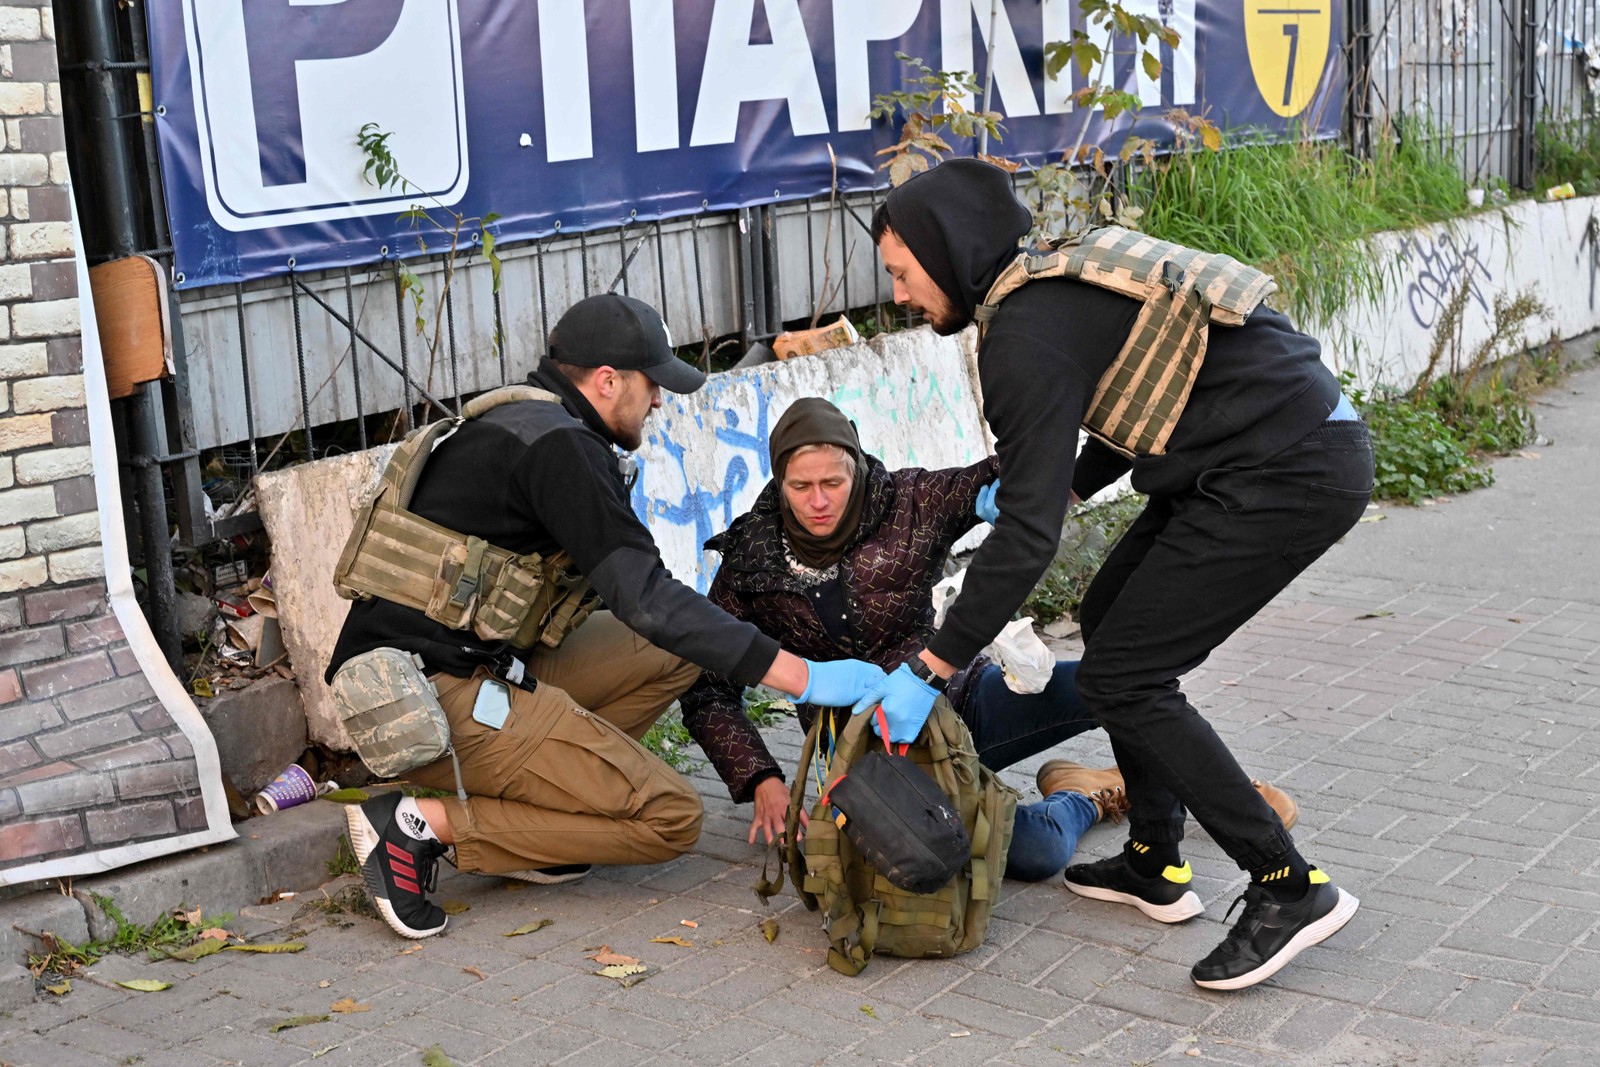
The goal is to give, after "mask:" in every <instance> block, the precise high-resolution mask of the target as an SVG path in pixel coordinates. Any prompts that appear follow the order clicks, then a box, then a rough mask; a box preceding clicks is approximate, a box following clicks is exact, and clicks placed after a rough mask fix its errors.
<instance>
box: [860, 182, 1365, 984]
mask: <svg viewBox="0 0 1600 1067" xmlns="http://www.w3.org/2000/svg"><path fill="white" fill-rule="evenodd" d="M1031 221H1032V220H1031V217H1030V215H1029V212H1028V210H1027V209H1026V208H1025V207H1023V205H1022V204H1020V203H1019V202H1018V201H1017V199H1016V197H1015V195H1014V194H1013V192H1012V189H1011V184H1010V179H1009V177H1008V175H1006V173H1005V172H1004V171H1002V170H1000V169H999V168H997V167H994V166H991V165H989V164H987V163H982V162H979V161H977V160H966V159H963V160H952V161H950V162H947V163H944V164H942V165H940V166H937V167H935V168H933V169H932V170H930V171H928V172H927V173H924V174H921V175H918V176H917V177H915V178H912V179H911V180H910V181H908V182H906V183H905V184H903V185H901V186H900V187H899V188H897V189H894V190H893V191H891V192H890V193H889V196H888V197H887V199H886V200H885V202H884V204H883V206H882V207H880V208H879V210H878V212H877V214H876V215H875V216H874V218H873V225H872V233H873V239H874V241H875V242H876V243H877V245H878V250H879V253H880V254H881V255H882V257H883V262H884V268H885V270H887V271H888V273H889V275H890V277H891V278H892V279H893V282H894V298H895V302H896V303H898V304H902V305H907V306H909V307H910V308H911V310H912V311H914V312H918V313H920V314H921V315H922V316H923V318H924V319H925V320H926V321H927V322H929V323H930V324H931V325H932V326H933V328H934V329H935V330H936V331H937V332H939V333H940V334H952V333H955V332H957V331H959V330H961V329H963V328H964V327H965V326H966V325H967V324H968V323H969V322H971V321H972V319H973V316H974V312H975V311H976V309H977V308H978V306H979V305H980V304H982V303H985V297H986V295H987V294H988V292H989V290H990V287H991V286H992V285H993V284H994V282H995V280H996V278H997V277H998V276H999V274H1000V272H1001V271H1002V270H1003V269H1004V268H1005V267H1006V266H1007V265H1008V264H1009V263H1010V262H1011V261H1012V260H1013V259H1014V258H1015V257H1016V255H1017V253H1018V251H1019V243H1020V241H1021V240H1022V238H1023V237H1024V235H1026V234H1027V232H1028V230H1029V228H1030V225H1031ZM1140 306H1141V305H1140V302H1139V301H1137V300H1134V299H1130V298H1128V297H1125V296H1122V295H1119V294H1117V293H1114V292H1111V291H1109V290H1107V289H1103V288H1100V287H1098V286H1096V285H1093V284H1090V283H1087V282H1083V281H1078V280H1073V279H1069V278H1054V279H1048V280H1044V279H1041V280H1037V281H1033V282H1030V283H1029V284H1026V285H1024V286H1022V287H1021V288H1020V289H1018V290H1016V291H1015V292H1014V293H1012V294H1011V295H1009V296H1008V297H1006V298H1005V300H1004V302H1003V303H1001V304H1000V305H999V310H998V313H997V314H996V315H995V316H994V318H993V319H992V320H991V322H990V323H989V326H988V329H987V331H986V333H985V334H984V335H983V337H982V340H981V342H980V344H979V349H978V373H979V378H980V381H981V384H982V387H983V409H984V417H985V418H986V419H987V420H988V423H989V426H990V428H991V429H992V430H993V431H994V434H995V437H996V452H997V453H998V456H999V460H1000V477H1001V482H1000V490H999V495H998V501H997V502H998V505H999V511H1000V518H999V521H998V522H997V523H996V525H995V527H994V531H993V533H992V534H991V536H990V537H989V539H988V540H987V541H986V542H985V543H984V545H983V546H982V547H981V548H980V549H979V550H978V553H977V555H976V556H975V557H974V559H973V561H972V565H971V567H970V569H969V571H968V574H967V581H966V586H965V588H964V590H963V592H962V594H961V596H960V598H959V599H958V600H957V601H956V603H955V604H954V605H953V607H952V608H951V610H950V614H949V616H948V618H947V619H946V621H945V624H944V626H943V628H942V629H940V630H939V632H938V633H936V634H935V635H934V636H933V638H932V640H930V641H929V642H928V647H927V648H926V649H925V650H924V651H923V652H922V653H921V654H920V656H919V657H918V658H917V659H913V660H912V661H911V663H910V664H909V665H907V666H902V667H901V668H900V669H899V670H897V671H896V672H895V673H894V674H892V675H890V676H889V678H888V680H887V681H886V682H885V683H884V684H883V685H882V686H880V687H879V689H878V690H877V691H875V692H874V693H873V694H869V699H881V700H882V703H883V705H884V709H885V712H886V714H887V717H888V720H889V724H890V732H891V736H892V737H893V738H894V739H895V740H901V739H909V738H910V737H914V736H915V734H916V733H917V731H918V730H919V729H920V727H921V724H922V722H923V720H924V719H925V718H926V716H927V712H928V709H929V708H930V707H931V706H932V703H933V699H934V695H935V691H936V689H937V688H938V687H939V686H940V685H941V684H942V680H943V679H945V678H947V677H949V675H950V674H951V673H952V671H953V669H954V666H953V665H955V664H960V663H966V662H968V661H969V660H970V659H971V658H972V657H973V656H974V655H975V654H977V652H978V651H979V650H980V649H981V648H983V647H984V646H985V645H986V644H987V643H988V642H989V641H990V640H991V639H992V638H993V637H994V635H995V634H996V633H998V632H999V630H1000V628H1001V626H1002V625H1004V623H1005V622H1006V621H1007V620H1009V619H1010V618H1011V617H1012V616H1013V614H1014V613H1015V612H1016V610H1017V608H1018V607H1019V606H1020V605H1021V604H1022V602H1023V601H1024V600H1025V599H1026V598H1027V596H1028V594H1029V593H1030V592H1031V591H1032V589H1033V587H1034V585H1035V584H1036V583H1037V582H1038V580H1039V578H1040V576H1041V575H1043V574H1044V571H1045V568H1046V567H1047V566H1049V564H1050V562H1051V560H1052V559H1053V557H1054V553H1055V550H1056V545H1057V541H1058V539H1059V536H1060V531H1061V524H1062V521H1063V518H1064V516H1065V514H1066V510H1067V507H1068V505H1069V504H1070V503H1073V502H1076V501H1078V500H1080V499H1087V498H1088V497H1090V496H1092V495H1093V494H1094V493H1095V492H1097V491H1099V490H1100V489H1102V488H1104V487H1105V486H1107V485H1109V484H1110V483H1111V482H1113V481H1114V480H1115V479H1116V478H1118V477H1119V476H1121V475H1122V474H1123V473H1124V472H1126V471H1127V470H1129V468H1130V467H1131V468H1132V472H1133V486H1134V488H1135V489H1137V490H1139V491H1140V492H1142V493H1145V494H1148V496H1149V498H1150V499H1149V503H1148V505H1147V506H1146V508H1145V511H1144V513H1143V514H1142V515H1141V516H1140V517H1139V518H1138V519H1137V520H1136V521H1135V522H1134V524H1133V525H1132V527H1130V528H1129V530H1128V532H1127V534H1126V535H1125V536H1124V537H1123V538H1122V540H1121V541H1120V542H1118V544H1117V546H1116V547H1115V548H1114V549H1113V550H1112V552H1111V555H1110V556H1109V557H1108V558H1107V560H1106V562H1105V565H1104V566H1103V567H1102V568H1101V569H1100V572H1099V574H1098V575H1096V577H1095V580H1094V582H1093V583H1092V584H1091V586H1090V588H1089V590H1088V592H1087V594H1086V595H1085V597H1084V601H1083V607H1082V611H1081V616H1082V619H1081V621H1082V624H1083V632H1084V637H1085V640H1086V642H1087V647H1086V650H1085V652H1084V656H1083V662H1082V665H1081V666H1080V668H1079V672H1078V687H1079V690H1080V692H1081V694H1082V696H1083V699H1084V702H1085V703H1086V704H1087V705H1088V707H1089V709H1090V710H1091V711H1092V712H1093V713H1094V714H1095V716H1096V718H1098V719H1099V721H1100V722H1101V724H1102V725H1103V726H1104V727H1105V730H1106V732H1107V733H1108V734H1109V735H1110V737H1111V740H1112V748H1113V749H1114V751H1115V752H1116V756H1117V763H1118V764H1119V765H1120V766H1121V767H1122V770H1123V774H1124V776H1125V779H1126V782H1127V792H1128V797H1129V800H1130V803H1131V810H1130V812H1129V840H1128V842H1127V845H1126V847H1125V848H1124V850H1123V852H1122V853H1121V854H1120V855H1118V856H1115V857H1113V858H1111V859H1107V860H1102V861H1100V862H1098V863H1092V864H1080V865H1076V866H1073V867H1069V868H1067V872H1066V881H1067V885H1068V887H1069V888H1070V889H1071V890H1072V891H1073V892H1075V893H1078V894H1079V895H1082V896H1088V897H1094V898H1096V899H1101V900H1113V901H1118V902H1122V903H1127V904H1132V905H1134V906H1136V907H1138V908H1139V909H1140V910H1141V911H1143V912H1144V913H1145V914H1146V915H1149V916H1150V917H1152V918H1155V919H1158V920H1160V921H1163V922H1178V921H1181V920H1183V919H1187V918H1190V917H1192V916H1194V915H1197V914H1199V913H1200V912H1201V911H1202V910H1203V908H1202V905H1201V903H1200V900H1199V897H1198V896H1197V895H1196V894H1195V893H1194V891H1193V890H1192V889H1191V888H1190V885H1189V884H1190V881H1191V878H1192V873H1191V871H1190V868H1189V865H1188V863H1187V862H1185V861H1184V860H1183V859H1182V858H1181V856H1180V854H1179V848H1178V846H1179V843H1180V842H1181V841H1182V839H1183V824H1184V813H1185V810H1187V811H1188V812H1189V813H1192V814H1193V815H1194V817H1195V818H1196V820H1198V821H1199V823H1200V825H1201V826H1202V827H1204V828H1205V830H1206V831H1207V832H1208V833H1209V834H1210V835H1211V836H1212V838H1213V839H1214V840H1215V841H1216V842H1217V843H1218V844H1219V845H1221V846H1222V848H1223V849H1224V850H1226V851H1227V853H1228V855H1229V856H1230V857H1232V858H1233V860H1234V861H1235V862H1237V863H1238V865H1239V867H1240V868H1241V869H1243V870H1247V871H1249V872H1250V884H1249V886H1248V888H1247V889H1246V890H1245V893H1244V894H1243V896H1242V897H1241V898H1240V900H1242V901H1243V902H1244V904H1245V907H1244V911H1243V914H1242V915H1241V917H1240V919H1239V921H1238V923H1237V925H1235V927H1234V928H1233V930H1232V932H1231V933H1230V934H1229V935H1228V937H1227V938H1226V939H1225V940H1224V941H1223V942H1222V944H1221V945H1219V946H1218V947H1217V948H1216V949H1215V950H1214V951H1213V952H1212V953H1211V954H1210V955H1208V956H1207V957H1206V958H1205V959H1203V960H1201V961H1200V962H1199V963H1198V964H1196V965H1195V967H1194V969H1193V972H1192V977H1193V979H1194V981H1195V983H1196V984H1198V985H1200V986H1204V987H1207V988H1212V989H1241V988H1244V987H1246V986H1250V985H1254V984H1256V983H1257V982H1261V981H1263V980H1265V979H1266V978H1268V977H1270V976H1271V975H1272V974H1274V973H1276V972H1277V971H1278V970H1279V969H1280V968H1282V967H1283V966H1284V965H1285V964H1286V963H1288V962H1289V961H1290V960H1291V959H1293V958H1294V956H1295V955H1297V954H1298V953H1299V952H1300V951H1302V950H1303V949H1305V948H1308V947H1310V946H1311V945H1314V944H1317V943H1318V942H1320V941H1323V940H1325V939H1326V938H1328V937H1330V936H1332V935H1333V934H1334V933H1335V932H1337V931H1338V930H1339V929H1340V928H1341V927H1343V926H1344V924H1345V923H1346V922H1348V921H1349V920H1350V917H1351V916H1352V915H1354V914H1355V910H1356V907H1357V903H1358V902H1357V900H1356V898H1355V897H1353V896H1351V895H1350V894H1348V893H1346V892H1344V891H1343V890H1341V889H1339V888H1337V887H1336V886H1334V885H1333V883H1332V882H1331V881H1330V880H1329V879H1328V876H1327V875H1326V874H1325V873H1324V872H1322V871H1320V870H1318V869H1317V868H1315V867H1312V866H1311V865H1309V864H1308V863H1307V862H1306V860H1305V859H1304V858H1303V857H1302V856H1301V855H1300V853H1299V852H1298V851H1297V850H1296V849H1295V847H1294V843H1293V840H1292V839H1291V838H1290V836H1289V834H1288V832H1287V831H1286V830H1285V829H1284V828H1283V826H1282V824H1281V823H1280V822H1279V820H1278V818H1277V816H1276V815H1274V814H1273V811H1272V809H1271V808H1270V807H1268V806H1267V803H1266V802H1265V801H1264V800H1262V799H1261V796H1260V794H1259V793H1258V792H1257V791H1256V790H1255V788H1254V787H1253V786H1252V785H1251V780H1250V777H1249V775H1247V774H1246V773H1245V772H1244V771H1243V770H1242V769H1240V767H1239V764H1238V762H1237V761H1236V760H1235V759H1234V757H1233V754H1232V753H1231V752H1229V750H1228V748H1227V746H1226V745H1225V744H1223V742H1222V739H1221V738H1219V737H1218V736H1217V734H1216V732H1215V731H1214V730H1213V729H1212V728H1211V726H1210V724H1208V723H1207V722H1206V720H1205V719H1204V718H1202V717H1201V716H1200V714H1199V712H1197V711H1196V710H1195V708H1194V707H1193V705H1191V704H1190V703H1189V702H1188V701H1187V700H1186V699H1185V698H1184V695H1183V693H1182V691H1181V690H1180V689H1179V687H1178V679H1179V677H1180V676H1181V675H1183V674H1184V673H1185V672H1187V671H1190V670H1192V669H1194V668H1195V667H1196V666H1198V665H1199V664H1201V663H1202V662H1204V661H1205V659H1206V657H1207V656H1208V655H1210V653H1211V650H1212V649H1214V648H1215V647H1216V646H1217V645H1219V644H1221V643H1222V641H1223V640H1225V639H1226V638H1227V636H1228V635H1229V634H1231V633H1233V631H1234V630H1236V629H1238V628H1239V627H1240V626H1242V625H1243V624H1244V623H1245V622H1247V621H1248V620H1249V619H1250V618H1251V617H1252V616H1253V615H1255V613H1256V612H1257V611H1259V610H1260V609H1261V608H1262V607H1264V606H1265V605H1266V604H1267V603H1268V602H1269V601H1271V600H1272V598H1273V597H1274V596H1276V595H1277V594H1278V593H1279V592H1280V591H1281V590H1282V589H1283V588H1284V587H1285V586H1287V585H1288V584H1289V582H1290V581H1291V580H1292V579H1293V578H1294V577H1295V575H1297V574H1299V573H1300V571H1301V570H1303V569H1304V568H1305V567H1306V566H1308V565H1309V564H1310V563H1311V562H1312V561H1313V560H1315V559H1316V558H1317V557H1318V556H1320V555H1321V554H1322V553H1323V552H1324V551H1326V550H1327V549H1328V548H1329V547H1330V546H1331V545H1332V544H1333V543H1334V542H1336V541H1337V540H1338V539H1339V538H1340V537H1341V536H1343V535H1344V533H1345V532H1346V531H1348V530H1349V529H1350V528H1351V527H1352V526H1353V525H1354V523H1355V521H1356V519H1357V518H1358V517H1359V516H1360V514H1361V511H1362V509H1363V508H1364V507H1365V506H1366V503H1367V499H1368V497H1369V496H1370V493H1371V489H1372V449H1371V442H1370V440H1369V438H1368V436H1367V431H1366V427H1365V426H1364V425H1363V424H1362V422H1361V421H1360V418H1359V416H1357V414H1356V413H1355V411H1354V409H1353V408H1352V407H1351V406H1350V404H1349V402H1348V401H1347V400H1345V399H1344V398H1343V397H1342V396H1341V395H1340V391H1339V385H1338V382H1337V381H1336V380H1335V378H1334V377H1333V375H1332V374H1331V373H1330V372H1329V371H1328V369H1327V368H1326V367H1324V366H1323V364H1322V362H1321V358H1320V346H1319V345H1318V343H1317V341H1316V340H1315V339H1313V338H1311V337H1308V336H1306V335H1305V334H1303V333H1300V332H1298V331H1297V330H1295V329H1294V328H1293V327H1291V325H1290V324H1289V320H1288V319H1287V318H1286V317H1285V316H1283V315H1282V314H1280V313H1279V312H1277V311H1274V310H1272V309H1271V308H1268V307H1266V306H1261V307H1259V308H1257V309H1256V310H1255V311H1254V313H1253V314H1251V315H1250V316H1249V318H1248V319H1247V321H1246V322H1245V324H1244V325H1242V326H1237V327H1227V326H1219V325H1215V324H1213V325H1212V326H1211V328H1210V339H1209V346H1208V347H1207V349H1206V351H1205V359H1204V362H1203V363H1202V364H1201V367H1200V370H1199V372H1198V374H1197V376H1196V378H1195V381H1194V385H1193V389H1192V392H1191V394H1190V395H1189V398H1188V401H1187V405H1186V406H1185V407H1183V409H1182V414H1181V415H1180V416H1179V418H1178V421H1177V423H1176V427H1175V429H1174V430H1173V432H1172V435H1171V438H1170V439H1169V441H1168V442H1167V445H1166V448H1165V451H1164V452H1163V454H1160V455H1137V456H1135V457H1134V458H1133V459H1131V460H1130V459H1127V458H1124V457H1123V456H1122V455H1121V454H1120V453H1118V452H1117V451H1115V450H1113V449H1111V448H1110V447H1108V446H1107V445H1105V444H1103V443H1101V442H1100V441H1098V440H1097V439H1095V438H1090V439H1089V441H1088V443H1087V444H1086V445H1085V446H1084V447H1083V449H1082V451H1081V452H1080V451H1079V449H1078V438H1079V434H1078V427H1079V425H1080V424H1081V423H1082V422H1083V420H1084V417H1085V415H1086V414H1087V413H1088V412H1089V408H1090V401H1091V398H1092V397H1093V395H1094V393H1095V389H1096V386H1097V383H1099V381H1100V379H1101V377H1102V375H1104V374H1105V372H1106V370H1107V368H1108V367H1109V366H1110V365H1111V363H1112V361H1113V360H1114V359H1115V357H1116V356H1117V354H1118V353H1119V352H1120V351H1121V349H1122V347H1123V344H1124V342H1125V341H1126V339H1127V337H1128V334H1129V330H1130V327H1131V326H1132V324H1133V321H1134V318H1135V316H1136V315H1137V314H1138V312H1139V309H1140ZM1235 903H1236V904H1237V903H1238V901H1235ZM1229 910H1230V914H1231V913H1232V909H1231V908H1230V909H1229Z"/></svg>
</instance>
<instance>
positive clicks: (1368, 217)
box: [1129, 122, 1466, 322]
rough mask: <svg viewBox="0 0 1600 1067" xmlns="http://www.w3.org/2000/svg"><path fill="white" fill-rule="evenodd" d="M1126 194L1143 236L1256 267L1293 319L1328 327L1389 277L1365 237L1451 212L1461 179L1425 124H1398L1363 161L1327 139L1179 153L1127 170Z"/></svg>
mask: <svg viewBox="0 0 1600 1067" xmlns="http://www.w3.org/2000/svg"><path fill="white" fill-rule="evenodd" d="M1129 195H1130V197H1131V198H1132V200H1133V201H1134V202H1135V203H1136V204H1138V205H1140V206H1141V207H1143V208H1144V211H1145V214H1144V217H1143V220H1142V223H1143V228H1144V229H1145V231H1146V232H1148V233H1150V234H1151V235H1152V236H1155V237H1160V238H1163V239H1165V240H1169V241H1175V242H1177V243H1179V244H1184V245H1189V246H1191V247H1195V248H1203V249H1205V250H1206V251H1208V252H1225V253H1227V254H1228V255H1231V256H1234V257H1235V258H1237V259H1239V260H1241V261H1242V262H1245V263H1249V264H1252V265H1254V266H1258V267H1260V268H1262V269H1263V270H1266V271H1268V272H1270V273H1272V274H1273V275H1274V276H1276V278H1277V279H1278V285H1279V294H1280V295H1279V296H1278V297H1277V298H1276V301H1277V303H1278V305H1279V306H1280V307H1283V308H1284V309H1285V310H1287V311H1288V312H1289V313H1290V314H1291V315H1292V316H1293V317H1294V318H1295V319H1296V320H1298V321H1320V322H1329V321H1332V320H1333V319H1334V318H1335V317H1336V316H1337V315H1338V314H1339V312H1340V311H1341V310H1343V309H1344V308H1345V307H1347V306H1349V305H1350V304H1351V303H1353V302H1355V301H1357V300H1359V299H1361V298H1362V297H1370V296H1373V295H1376V294H1377V293H1379V292H1381V291H1382V290H1383V289H1384V287H1385V286H1386V285H1387V284H1388V283H1389V281H1390V280H1391V279H1390V277H1389V274H1390V272H1391V270H1392V264H1389V263H1385V262H1383V261H1381V260H1379V259H1378V258H1377V257H1375V256H1374V255H1373V253H1372V251H1371V249H1370V248H1369V246H1368V243H1367V240H1366V238H1368V237H1369V236H1370V235H1372V234H1374V233H1376V232H1379V231H1382V230H1394V229H1406V228H1409V227H1413V226H1418V225H1421V224H1424V223H1429V222H1438V221H1441V220H1444V219H1449V218H1454V217H1456V216H1458V215H1460V214H1461V213H1462V211H1463V210H1464V207H1465V204H1466V182H1465V181H1464V180H1463V179H1462V177H1461V175H1460V170H1459V167H1458V165H1457V163H1456V161H1455V159H1453V158H1452V157H1451V156H1450V155H1449V154H1448V153H1447V152H1446V151H1444V150H1442V149H1441V148H1440V144H1439V141H1438V139H1437V138H1436V137H1435V136H1434V135H1433V134H1432V132H1431V131H1430V130H1429V128H1428V127H1427V126H1426V125H1425V124H1423V123H1416V122H1408V123H1405V124H1403V125H1402V126H1401V127H1400V128H1399V129H1398V131H1397V133H1396V136H1395V137H1394V138H1393V139H1387V138H1386V139H1380V141H1379V144H1378V145H1377V147H1376V149H1375V158H1374V159H1373V160H1372V161H1370V162H1362V161H1360V160H1357V159H1355V158H1354V157H1352V156H1351V155H1350V154H1349V153H1348V152H1346V151H1345V150H1344V149H1343V148H1342V147H1341V146H1340V145H1338V144H1337V143H1335V142H1329V141H1305V140H1302V141H1298V142H1293V143H1288V144H1259V143H1258V144H1242V145H1238V146H1236V147H1231V148H1228V149H1226V150H1224V151H1221V152H1207V151H1196V150H1191V151H1188V152H1184V153H1180V154H1178V155H1176V156H1174V157H1173V158H1172V159H1171V160H1170V161H1169V162H1166V163H1163V164H1159V165H1158V166H1156V167H1154V168H1146V169H1145V170H1143V171H1141V172H1139V173H1138V174H1137V175H1136V176H1135V177H1134V178H1133V179H1132V180H1131V181H1130V182H1129Z"/></svg>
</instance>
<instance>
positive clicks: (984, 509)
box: [973, 478, 1000, 526]
mask: <svg viewBox="0 0 1600 1067" xmlns="http://www.w3.org/2000/svg"><path fill="white" fill-rule="evenodd" d="M999 492H1000V479H999V478H996V479H995V480H994V481H992V482H990V483H989V484H988V485H986V486H984V487H983V488H982V489H979V490H978V504H977V506H976V507H975V508H974V509H973V510H974V511H976V512H977V513H978V518H980V519H982V520H983V521H984V522H986V523H988V524H989V525H990V526H993V525H994V522H995V520H996V519H998V518H999V517H1000V506H999V505H998V504H996V503H995V502H994V498H995V496H996V495H997V494H998V493H999Z"/></svg>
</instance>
